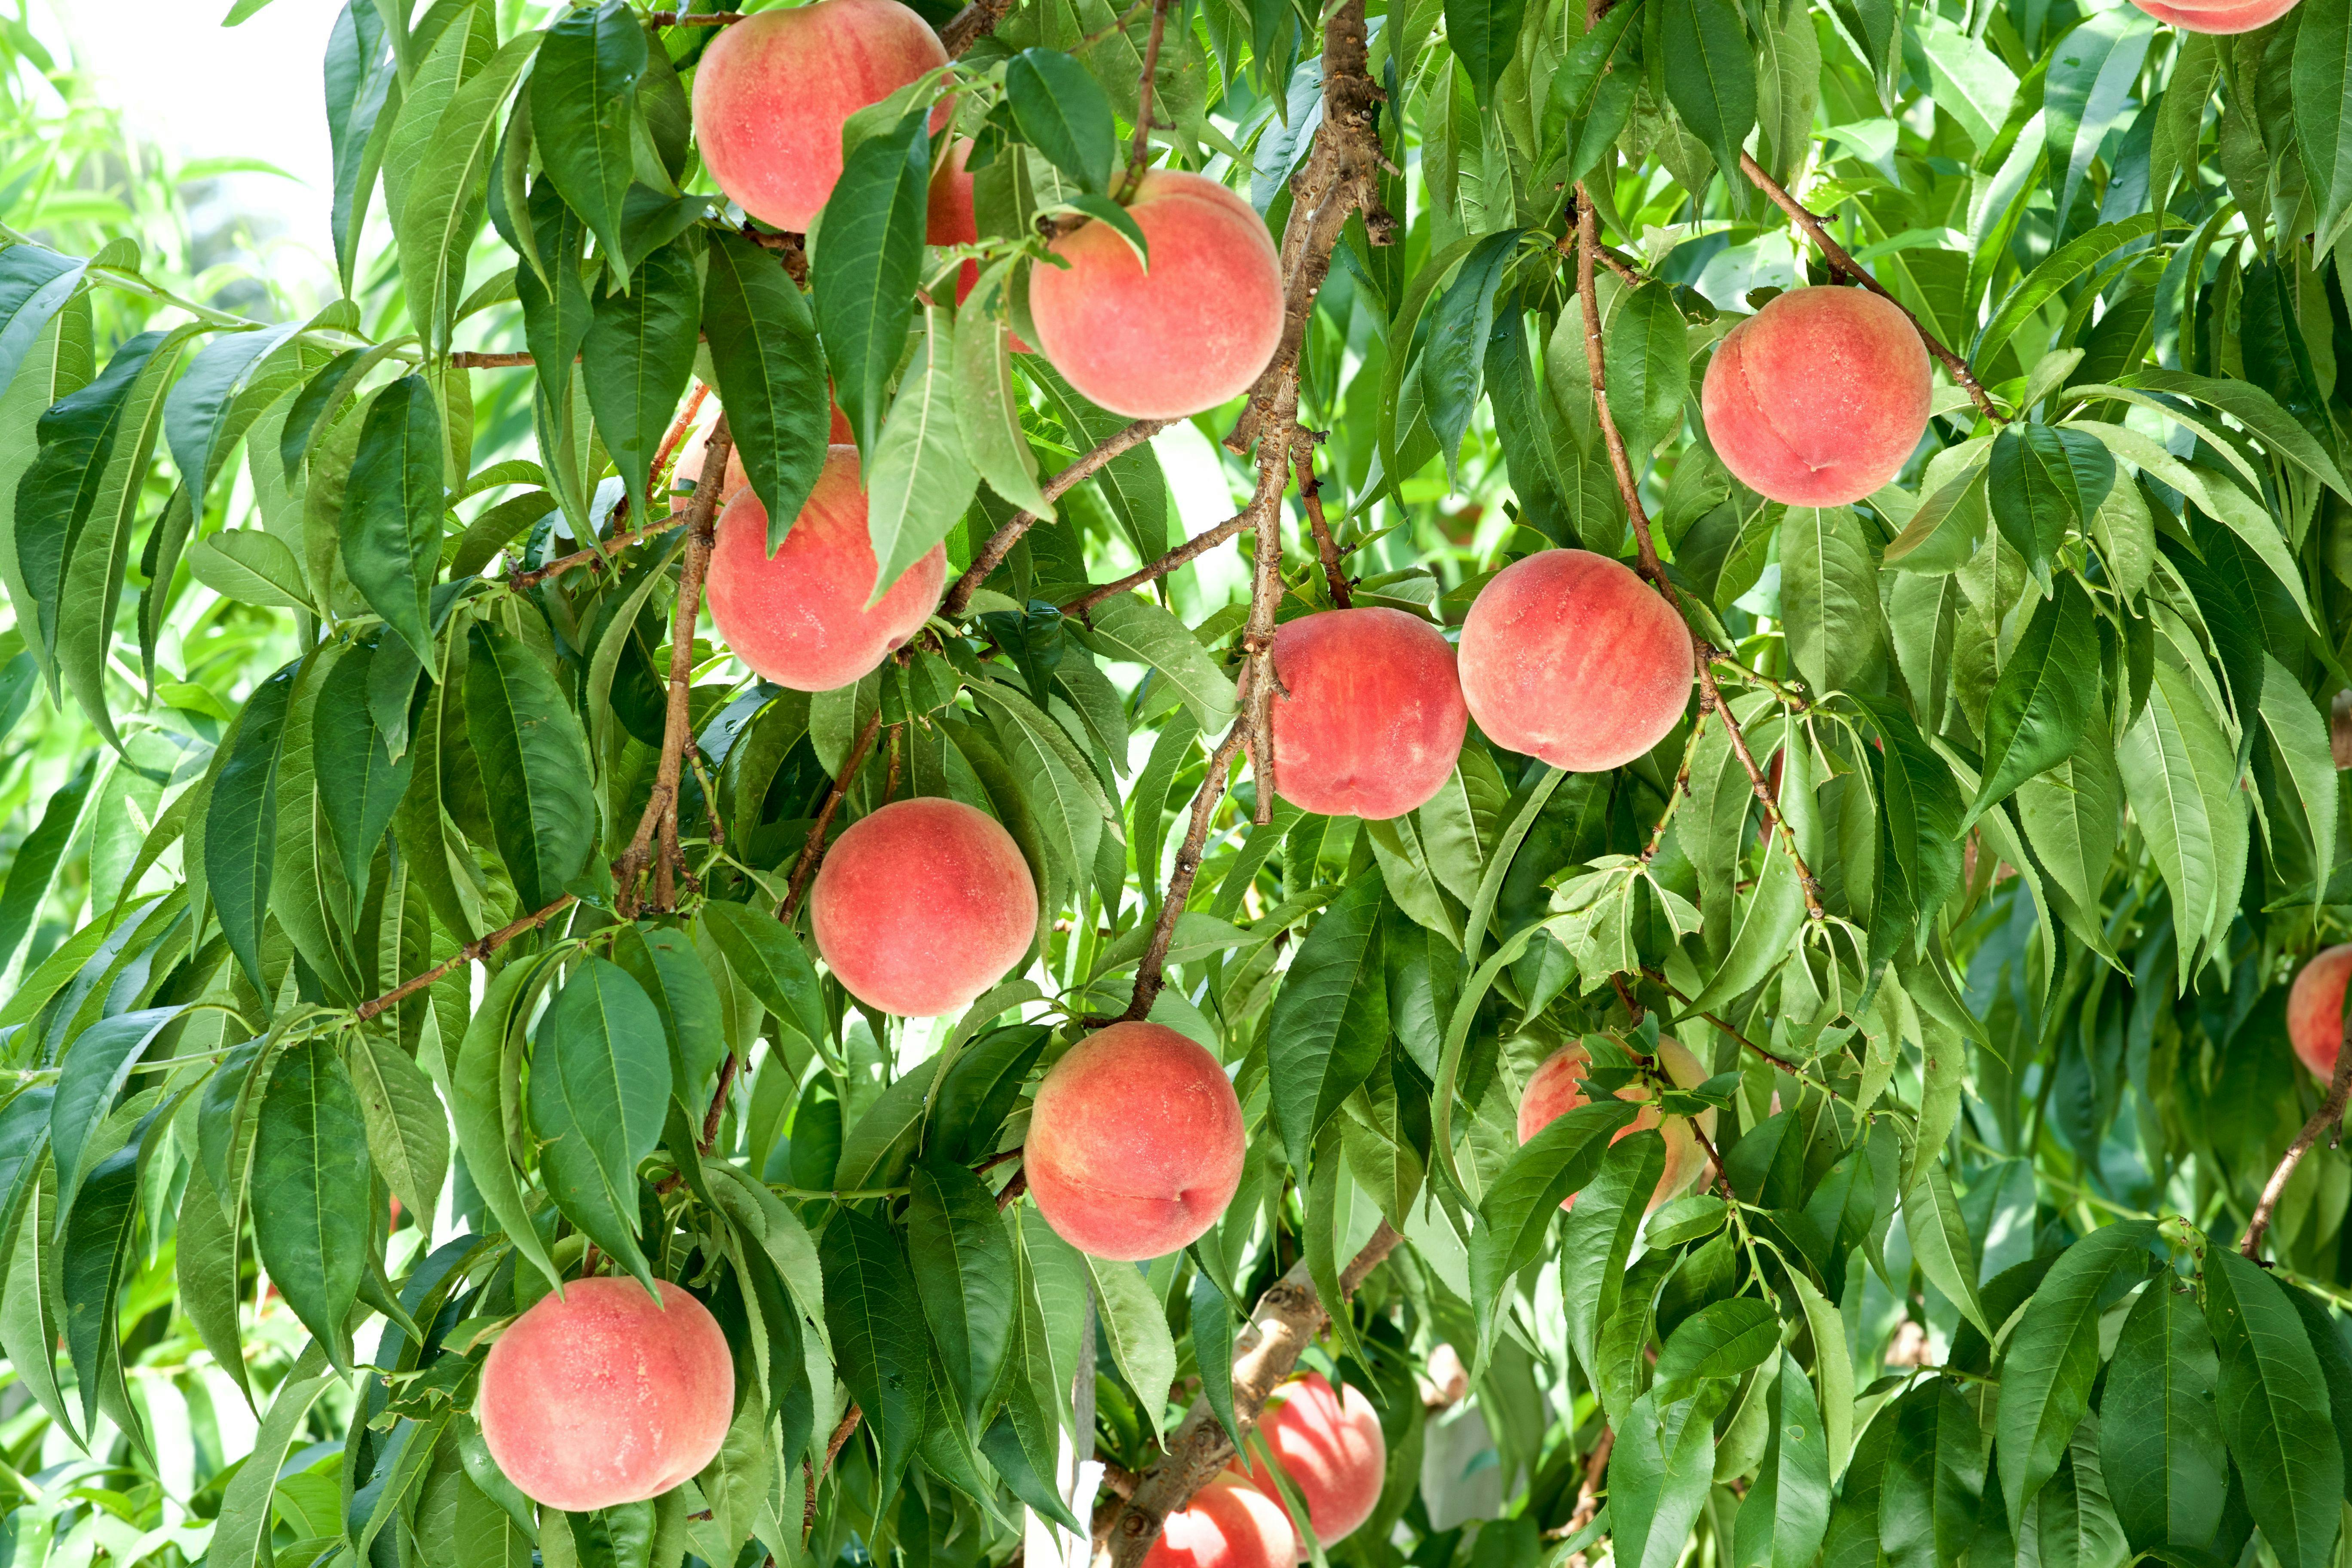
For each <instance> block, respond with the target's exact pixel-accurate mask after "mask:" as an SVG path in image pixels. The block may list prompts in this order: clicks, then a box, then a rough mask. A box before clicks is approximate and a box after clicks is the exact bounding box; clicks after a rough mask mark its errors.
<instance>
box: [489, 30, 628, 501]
mask: <svg viewBox="0 0 2352 1568" xmlns="http://www.w3.org/2000/svg"><path fill="white" fill-rule="evenodd" d="M646 63H647V50H646V28H645V24H644V23H642V22H640V21H639V20H638V19H637V16H636V13H635V12H634V11H632V10H631V9H630V8H629V6H628V5H626V4H625V0H604V4H603V5H597V6H594V7H593V8H592V7H589V6H584V5H579V6H573V7H572V8H571V9H569V10H566V11H564V12H562V14H561V15H559V16H557V17H556V19H555V21H554V22H553V23H552V24H551V26H549V27H548V29H547V37H546V39H545V41H543V42H542V43H541V45H540V47H539V58H538V60H537V61H536V62H535V63H534V64H533V65H532V67H531V72H530V126H531V140H532V142H533V144H534V145H536V146H537V148H538V149H539V157H540V163H541V165H542V166H543V167H544V168H545V169H546V171H547V177H548V179H549V180H550V181H551V182H552V183H553V184H554V186H555V188H556V189H557V190H558V191H560V192H562V195H563V199H564V202H565V204H566V205H569V206H570V207H571V208H572V211H574V212H576V213H578V214H579V215H580V216H582V217H583V218H584V219H586V220H587V223H588V226H589V228H590V229H591V230H593V232H594V234H595V236H596V239H597V243H599V244H600V245H602V246H603V247H604V253H605V255H607V256H611V257H620V256H623V255H625V254H626V247H625V245H624V244H623V236H622V204H623V202H624V201H625V198H626V197H627V195H628V194H629V182H630V181H631V179H632V178H633V177H634V174H635V157H634V143H635V132H636V129H637V123H638V110H637V80H638V79H639V78H640V77H642V76H643V75H644V74H645V71H646ZM534 216H536V215H534ZM518 281H520V280H519V279H518ZM631 493H632V494H642V493H644V487H643V486H639V487H638V489H635V490H633V491H632V492H631Z"/></svg>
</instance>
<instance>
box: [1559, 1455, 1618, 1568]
mask: <svg viewBox="0 0 2352 1568" xmlns="http://www.w3.org/2000/svg"><path fill="white" fill-rule="evenodd" d="M1616 1444H1617V1433H1616V1430H1615V1429H1614V1428H1613V1427H1609V1426H1603V1427H1602V1428H1601V1436H1599V1437H1598V1438H1596V1439H1595V1440H1594V1441H1593V1445H1592V1451H1591V1453H1589V1454H1587V1455H1586V1456H1585V1457H1584V1480H1583V1482H1582V1483H1581V1484H1580V1485H1579V1486H1578V1487H1577V1489H1576V1511H1575V1512H1573V1513H1571V1514H1570V1515H1569V1516H1568V1522H1567V1523H1566V1524H1563V1525H1561V1526H1560V1527H1559V1529H1558V1530H1555V1531H1550V1532H1549V1534H1550V1535H1551V1536H1552V1537H1553V1538H1554V1539H1556V1540H1560V1541H1565V1540H1567V1539H1568V1538H1569V1537H1570V1536H1571V1535H1574V1534H1575V1533H1576V1532H1577V1531H1580V1530H1582V1529H1583V1528H1584V1527H1585V1526H1586V1525H1588V1524H1591V1522H1592V1516H1593V1515H1594V1514H1596V1513H1599V1512H1600V1511H1601V1473H1602V1472H1603V1471H1605V1470H1607V1469H1608V1468H1609V1452H1610V1450H1611V1449H1612V1448H1613V1447H1616ZM1569 1562H1570V1563H1573V1564H1574V1565H1575V1568H1585V1563H1584V1553H1583V1552H1577V1553H1576V1554H1575V1555H1573V1556H1571V1557H1570V1558H1569Z"/></svg>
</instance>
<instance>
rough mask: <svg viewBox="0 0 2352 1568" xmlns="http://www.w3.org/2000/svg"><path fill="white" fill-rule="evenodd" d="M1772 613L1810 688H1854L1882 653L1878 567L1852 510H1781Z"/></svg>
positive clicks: (1825, 508) (1828, 689) (1792, 658)
mask: <svg viewBox="0 0 2352 1568" xmlns="http://www.w3.org/2000/svg"><path fill="white" fill-rule="evenodd" d="M1780 613H1781V615H1782V616H1783V617H1784V618H1785V620H1786V622H1787V626H1788V634H1789V658H1790V659H1791V660H1792V661H1794V662H1795V664H1796V667H1797V673H1798V674H1800V675H1801V676H1803V677H1804V678H1805V681H1806V684H1808V685H1810V686H1811V687H1812V688H1813V689H1814V690H1816V691H1830V690H1835V689H1841V688H1846V687H1851V686H1853V685H1855V684H1856V683H1857V682H1858V681H1859V680H1860V679H1862V678H1863V677H1864V675H1865V674H1866V672H1867V671H1868V670H1869V668H1871V665H1872V663H1873V662H1874V660H1876V659H1879V658H1883V657H1884V649H1885V642H1886V638H1885V620H1886V618H1885V613H1884V612H1883V611H1881V610H1880V608H1879V606H1878V568H1877V564H1876V563H1874V561H1872V559H1871V555H1870V542H1869V538H1868V536H1867V535H1866V533H1865V532H1864V528H1863V522H1862V519H1861V518H1860V517H1858V516H1856V515H1855V513H1854V510H1853V508H1852V507H1844V506H1833V507H1811V506H1792V507H1790V509H1789V510H1788V511H1787V512H1786V513H1784V514H1783V515H1782V517H1781V519H1780Z"/></svg>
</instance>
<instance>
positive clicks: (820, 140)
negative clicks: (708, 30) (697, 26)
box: [694, 0, 948, 234]
mask: <svg viewBox="0 0 2352 1568" xmlns="http://www.w3.org/2000/svg"><path fill="white" fill-rule="evenodd" d="M947 62H948V52H947V50H946V49H945V48H944V47H941V45H940V37H939V35H938V34H937V33H934V32H932V31H931V27H930V24H929V23H928V22H926V21H924V20H923V19H922V17H920V16H917V15H916V14H915V13H914V12H913V11H910V10H908V8H907V7H906V6H904V5H899V4H898V0H817V3H816V4H815V5H799V6H794V7H793V8H792V9H789V10H778V11H761V12H758V13H756V14H755V15H752V16H746V17H745V18H744V19H743V20H741V21H740V22H738V23H736V24H734V25H733V26H730V27H728V28H727V29H726V30H725V31H723V32H721V33H720V34H719V37H718V38H717V40H716V41H714V42H713V43H712V44H711V46H710V47H709V48H708V49H706V50H704V51H703V55H702V62H701V64H700V65H699V66H698V68H696V70H695V73H694V133H695V137H696V139H697V141H698V142H699V143H700V146H701V149H702V162H703V165H704V166H705V167H706V168H708V169H709V171H710V177H711V178H712V179H713V180H715V181H717V182H718V184H719V189H720V190H722V191H724V192H726V193H727V195H728V197H729V199H730V200H732V201H733V202H734V203H735V204H736V205H738V206H740V207H741V208H742V209H743V210H744V211H745V212H747V213H750V214H751V216H753V217H755V218H758V219H759V220H760V221H761V222H762V223H768V224H773V225H774V226H776V227H778V228H781V229H783V230H785V231H786V232H788V233H793V234H801V233H805V232H806V231H807V229H808V226H809V224H810V222H811V220H813V219H814V218H815V216H816V215H817V212H818V209H820V208H822V207H823V206H824V201H825V198H826V197H827V196H829V195H833V186H834V182H835V181H836V180H838V179H840V178H841V128H842V126H843V125H844V124H845V122H846V121H848V119H849V117H850V116H851V115H852V114H855V113H856V111H857V110H861V109H863V108H865V107H866V105H867V104H869V103H879V102H881V101H882V100H884V99H886V98H887V97H889V96H890V95H891V94H892V93H894V92H896V91H898V89H900V88H902V87H904V86H906V85H907V84H908V82H910V81H913V80H914V79H916V78H918V77H919V76H921V75H922V74H923V73H924V72H925V71H928V70H931V69H933V68H937V67H939V66H943V65H945V64H947ZM932 123H933V129H935V130H936V129H937V128H938V125H939V123H940V117H939V116H938V115H936V114H935V115H934V116H933V121H932Z"/></svg>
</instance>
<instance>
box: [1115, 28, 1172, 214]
mask: <svg viewBox="0 0 2352 1568" xmlns="http://www.w3.org/2000/svg"><path fill="white" fill-rule="evenodd" d="M1167 30H1168V0H1151V33H1150V37H1147V38H1146V39H1145V40H1144V43H1143V74H1142V78H1141V79H1140V80H1139V81H1138V82H1137V84H1136V89H1135V98H1136V108H1135V141H1134V144H1133V145H1132V146H1130V147H1129V149H1128V153H1127V182H1126V185H1125V187H1124V188H1125V189H1126V190H1127V191H1129V192H1130V193H1131V192H1133V191H1134V189H1135V187H1136V186H1137V185H1138V184H1140V183H1141V182H1142V180H1143V170H1144V165H1145V164H1146V163H1149V162H1150V159H1151V79H1152V76H1153V73H1155V72H1156V71H1158V69H1159V68H1160V35H1161V34H1163V33H1165V32H1166V31H1167Z"/></svg>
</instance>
